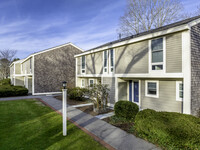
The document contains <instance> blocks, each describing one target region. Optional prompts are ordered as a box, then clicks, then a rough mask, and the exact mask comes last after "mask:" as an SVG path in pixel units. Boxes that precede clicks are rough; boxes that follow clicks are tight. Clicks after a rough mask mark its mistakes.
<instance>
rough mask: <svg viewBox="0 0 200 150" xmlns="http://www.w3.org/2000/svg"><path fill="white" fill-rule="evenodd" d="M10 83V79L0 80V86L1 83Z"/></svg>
mask: <svg viewBox="0 0 200 150" xmlns="http://www.w3.org/2000/svg"><path fill="white" fill-rule="evenodd" d="M10 84H11V81H10V79H3V80H0V86H1V85H10Z"/></svg>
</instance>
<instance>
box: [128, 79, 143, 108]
mask: <svg viewBox="0 0 200 150" xmlns="http://www.w3.org/2000/svg"><path fill="white" fill-rule="evenodd" d="M129 81H130V80H128V88H127V89H128V92H127V93H128V100H129V101H130V93H129V88H130V82H129ZM131 81H132V101H131V102H133V103H135V104H137V105H138V106H139V108H140V106H141V80H131ZM134 82H138V94H139V95H138V102H134Z"/></svg>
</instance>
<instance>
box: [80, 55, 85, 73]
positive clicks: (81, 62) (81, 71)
mask: <svg viewBox="0 0 200 150" xmlns="http://www.w3.org/2000/svg"><path fill="white" fill-rule="evenodd" d="M83 56H85V69H82V57H83ZM83 56H81V74H86V55H83ZM82 70H85V72H84V73H83V72H82Z"/></svg>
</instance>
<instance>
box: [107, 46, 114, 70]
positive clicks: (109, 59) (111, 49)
mask: <svg viewBox="0 0 200 150" xmlns="http://www.w3.org/2000/svg"><path fill="white" fill-rule="evenodd" d="M110 50H113V72H111V54H110ZM110 50H108V51H109V61H108V62H109V73H110V74H114V73H115V50H114V48H112V49H110Z"/></svg>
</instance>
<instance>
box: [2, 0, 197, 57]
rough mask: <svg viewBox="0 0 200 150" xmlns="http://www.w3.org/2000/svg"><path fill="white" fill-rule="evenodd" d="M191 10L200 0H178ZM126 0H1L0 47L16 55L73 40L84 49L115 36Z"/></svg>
mask: <svg viewBox="0 0 200 150" xmlns="http://www.w3.org/2000/svg"><path fill="white" fill-rule="evenodd" d="M181 1H182V3H183V5H184V7H185V12H188V13H193V12H194V11H195V9H196V7H197V5H200V0H181ZM125 8H126V0H0V50H3V49H12V50H17V54H16V57H17V58H20V59H22V58H25V57H27V56H28V55H30V54H32V53H34V52H38V51H41V50H45V49H48V48H51V47H54V46H57V45H61V44H65V43H68V42H72V43H73V44H75V45H76V46H78V47H80V48H82V49H83V50H88V49H91V48H93V47H96V46H99V45H101V44H104V43H107V42H110V41H113V40H116V39H117V32H116V29H117V27H118V22H119V18H120V16H122V15H123V13H124V10H125Z"/></svg>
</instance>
